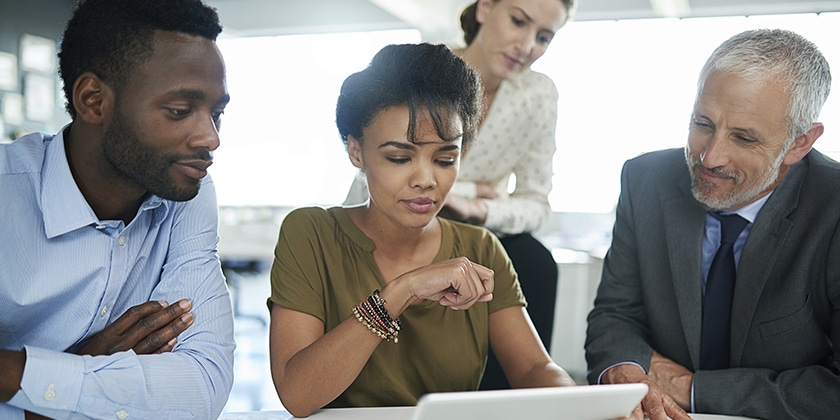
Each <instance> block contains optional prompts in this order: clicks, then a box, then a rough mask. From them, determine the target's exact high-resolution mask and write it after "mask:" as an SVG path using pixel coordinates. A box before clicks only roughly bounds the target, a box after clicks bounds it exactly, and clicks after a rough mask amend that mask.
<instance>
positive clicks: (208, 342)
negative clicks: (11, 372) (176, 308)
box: [4, 180, 235, 420]
mask: <svg viewBox="0 0 840 420" xmlns="http://www.w3.org/2000/svg"><path fill="white" fill-rule="evenodd" d="M170 211H171V212H172V213H173V214H172V215H171V217H173V220H172V229H171V232H170V233H171V235H170V236H168V237H167V239H168V241H167V243H165V244H161V246H167V247H168V248H169V251H168V253H167V260H166V263H165V264H164V266H163V268H162V271H161V276H160V279H159V283H158V285H157V286H156V288H155V289H154V291H153V293H152V296H151V299H150V300H165V301H167V302H170V303H174V302H175V301H177V300H179V299H182V298H188V299H190V300H191V301H192V304H193V308H192V310H191V312H192V314H193V315H194V317H195V322H194V323H193V325H191V326H190V327H189V328H188V329H187V330H186V331H184V332H183V333H182V334H181V335H180V336H179V337H178V344H177V345H176V346H175V348H174V349H173V350H172V351H171V352H168V353H163V354H154V355H137V354H135V353H134V352H133V351H126V352H120V353H115V354H112V355H107V356H96V357H91V356H79V355H75V354H69V353H63V352H59V351H55V350H47V349H43V348H38V347H34V346H26V347H25V351H26V356H27V357H26V365H25V366H24V373H23V378H22V380H21V389H20V391H18V393H17V394H15V396H14V397H13V398H12V400H10V401H9V402H8V405H9V406H14V407H17V408H19V409H21V410H28V411H32V412H35V413H39V414H43V415H46V416H49V417H52V418H74V419H75V418H96V419H118V420H121V419H125V418H134V419H146V418H170V419H181V418H184V419H186V418H205V419H210V418H216V417H218V416H219V414H220V413H221V411H222V409H223V408H224V405H225V403H226V402H227V398H228V394H229V392H230V389H231V387H232V382H233V350H234V347H235V345H234V339H233V313H232V307H231V303H230V297H229V295H228V290H227V286H226V285H225V282H224V277H223V276H222V273H221V267H220V262H219V259H218V255H217V252H216V250H217V245H218V240H219V237H218V230H217V224H218V217H217V212H216V196H215V191H214V190H213V185H212V182H211V181H209V180H208V181H206V182H205V183H204V184H203V185H202V187H201V190H200V193H199V195H198V196H197V197H196V198H194V199H193V200H191V201H189V202H187V203H183V204H178V205H174V206H172V208H170ZM150 281H151V280H150ZM7 411H9V410H7ZM4 414H5V413H4ZM18 414H20V413H18ZM21 418H22V416H21Z"/></svg>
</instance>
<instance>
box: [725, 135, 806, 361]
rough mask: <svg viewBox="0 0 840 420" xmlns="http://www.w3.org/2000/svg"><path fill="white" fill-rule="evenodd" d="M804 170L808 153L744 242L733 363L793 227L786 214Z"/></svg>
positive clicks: (735, 302) (795, 199) (792, 206)
mask: <svg viewBox="0 0 840 420" xmlns="http://www.w3.org/2000/svg"><path fill="white" fill-rule="evenodd" d="M812 154H813V152H812ZM807 172H808V157H806V158H805V159H803V160H802V161H801V162H799V163H797V164H796V165H794V166H793V167H791V168H790V170H789V171H788V173H787V175H786V176H785V179H784V180H783V181H782V183H781V184H779V186H778V187H776V189H775V190H774V191H773V195H771V196H770V198H769V199H768V200H767V202H766V203H764V206H763V207H762V208H761V211H759V213H758V216H757V217H756V220H755V223H754V224H753V227H752V230H751V231H750V234H749V236H748V237H747V241H746V242H745V243H744V250H743V251H742V252H741V259H740V261H739V263H738V273H737V274H736V277H735V293H734V295H733V298H732V320H731V321H730V322H731V326H732V330H731V345H730V348H731V355H730V361H731V362H732V366H733V367H735V366H740V363H741V357H742V356H743V354H744V347H745V346H746V342H747V333H748V332H749V329H750V325H752V322H753V317H754V316H755V308H756V306H757V305H758V301H759V298H760V297H761V294H762V292H763V290H764V287H765V285H766V284H767V280H768V278H769V277H770V272H771V271H772V269H773V264H772V263H771V262H773V261H777V257H778V255H779V251H780V250H781V249H782V246H783V245H784V243H785V240H786V239H787V235H788V233H789V232H790V230H791V228H793V222H791V221H790V220H789V219H788V218H787V216H788V215H789V214H790V213H791V212H793V210H794V209H796V206H797V204H798V202H799V193H800V191H801V189H802V183H803V181H804V180H805V176H806V175H807Z"/></svg>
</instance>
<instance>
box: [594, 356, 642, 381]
mask: <svg viewBox="0 0 840 420" xmlns="http://www.w3.org/2000/svg"><path fill="white" fill-rule="evenodd" d="M620 365H633V366H638V367H639V369H641V370H642V372H644V373H645V375H647V372H645V368H643V367H642V365H640V364H638V363H636V362H618V363H616V364H614V365H611V366H609V367H608V368H606V369H604V370H602V371H601V374H600V375H598V383H597V384H598V385H601V377H602V376H604V373H606V372H607V371H608V370H610V369H612V368H614V367H616V366H620Z"/></svg>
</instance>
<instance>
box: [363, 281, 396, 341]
mask: <svg viewBox="0 0 840 420" xmlns="http://www.w3.org/2000/svg"><path fill="white" fill-rule="evenodd" d="M353 315H355V316H356V319H358V320H359V322H361V323H362V325H364V326H366V327H367V328H368V329H369V330H371V331H372V332H373V333H374V334H376V335H378V336H379V337H380V338H382V339H384V340H386V341H391V339H393V340H394V343H397V342H398V341H399V338H398V335H399V333H400V329H401V328H402V325H401V324H400V319H399V318H397V319H393V318H391V315H389V314H388V311H387V310H385V299H382V298H381V297H379V290H378V289H377V290H374V291H373V294H372V295H370V296H368V297H367V299H365V300H363V301H361V302H360V303H359V304H358V305H357V306H354V307H353Z"/></svg>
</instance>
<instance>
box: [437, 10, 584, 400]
mask: <svg viewBox="0 0 840 420" xmlns="http://www.w3.org/2000/svg"><path fill="white" fill-rule="evenodd" d="M574 8H575V0H479V1H477V2H475V3H473V4H472V5H470V6H469V7H467V8H466V9H465V10H464V11H463V12H462V13H461V27H462V29H463V30H464V41H465V42H466V44H467V47H466V48H464V49H460V50H455V53H456V54H457V55H459V56H461V57H462V58H463V59H464V60H465V61H466V62H467V63H469V64H471V65H472V66H473V67H474V68H475V69H477V70H478V73H479V76H480V78H481V84H482V86H483V87H484V101H483V103H484V109H485V110H486V113H485V114H484V115H483V117H482V119H481V121H480V130H479V133H478V139H477V141H476V144H475V145H474V146H473V147H472V148H471V149H470V152H469V153H468V154H467V155H466V156H465V157H464V160H463V162H462V164H461V173H460V175H459V176H458V182H456V184H455V186H454V187H453V188H452V192H451V193H450V194H449V197H448V198H447V200H446V207H445V208H444V210H443V211H442V212H441V215H442V216H446V217H450V218H452V219H455V220H461V221H466V222H469V223H475V224H478V225H482V226H485V227H487V228H488V229H490V230H491V231H493V232H494V233H495V234H496V235H497V236H499V238H500V239H501V241H502V245H503V246H504V247H505V250H506V251H507V253H508V255H509V256H510V258H511V260H512V261H513V265H514V268H515V269H516V272H517V273H518V275H519V281H520V284H521V286H522V290H523V292H524V294H525V297H526V298H527V300H528V313H529V315H530V316H531V319H532V320H533V322H534V326H535V327H536V329H537V333H539V335H540V338H541V339H542V341H543V344H544V345H545V347H546V348H547V349H550V348H551V347H550V346H551V333H552V329H553V326H554V306H555V298H556V295H557V280H558V274H559V273H558V271H557V264H556V262H555V261H554V258H552V256H551V252H550V251H549V250H548V249H546V248H545V246H543V245H542V244H541V243H540V242H539V241H538V240H537V239H536V238H534V237H533V236H532V235H531V232H533V231H534V230H536V229H537V228H539V227H540V226H541V225H542V224H543V223H544V222H545V221H546V220H547V219H548V218H549V216H550V215H551V206H550V205H549V203H548V193H549V192H550V191H551V177H552V165H553V162H552V160H553V157H554V152H555V150H556V146H555V136H554V135H555V128H556V124H557V99H558V94H557V89H556V88H555V86H554V83H553V82H552V81H551V79H550V78H549V77H548V76H546V75H544V74H542V73H538V72H535V71H533V70H531V69H530V67H531V64H533V63H534V61H536V60H537V59H538V58H540V57H541V56H542V55H543V54H544V53H545V51H546V49H547V48H548V45H549V44H550V43H551V40H552V39H553V37H554V35H555V33H556V32H557V31H558V30H559V29H560V28H561V27H562V26H563V25H564V24H565V23H566V22H567V21H568V20H569V18H570V17H571V15H572V14H573V12H574ZM511 176H514V177H515V182H516V184H515V188H514V189H513V191H512V192H511V193H510V194H508V183H509V180H510V178H511ZM506 387H508V384H507V381H506V380H505V378H504V375H503V374H502V372H501V369H500V368H499V366H498V364H497V363H496V362H495V359H494V358H493V357H492V353H491V358H490V360H489V361H488V366H487V371H486V372H485V375H484V379H483V381H482V384H481V388H482V389H496V388H506Z"/></svg>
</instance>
